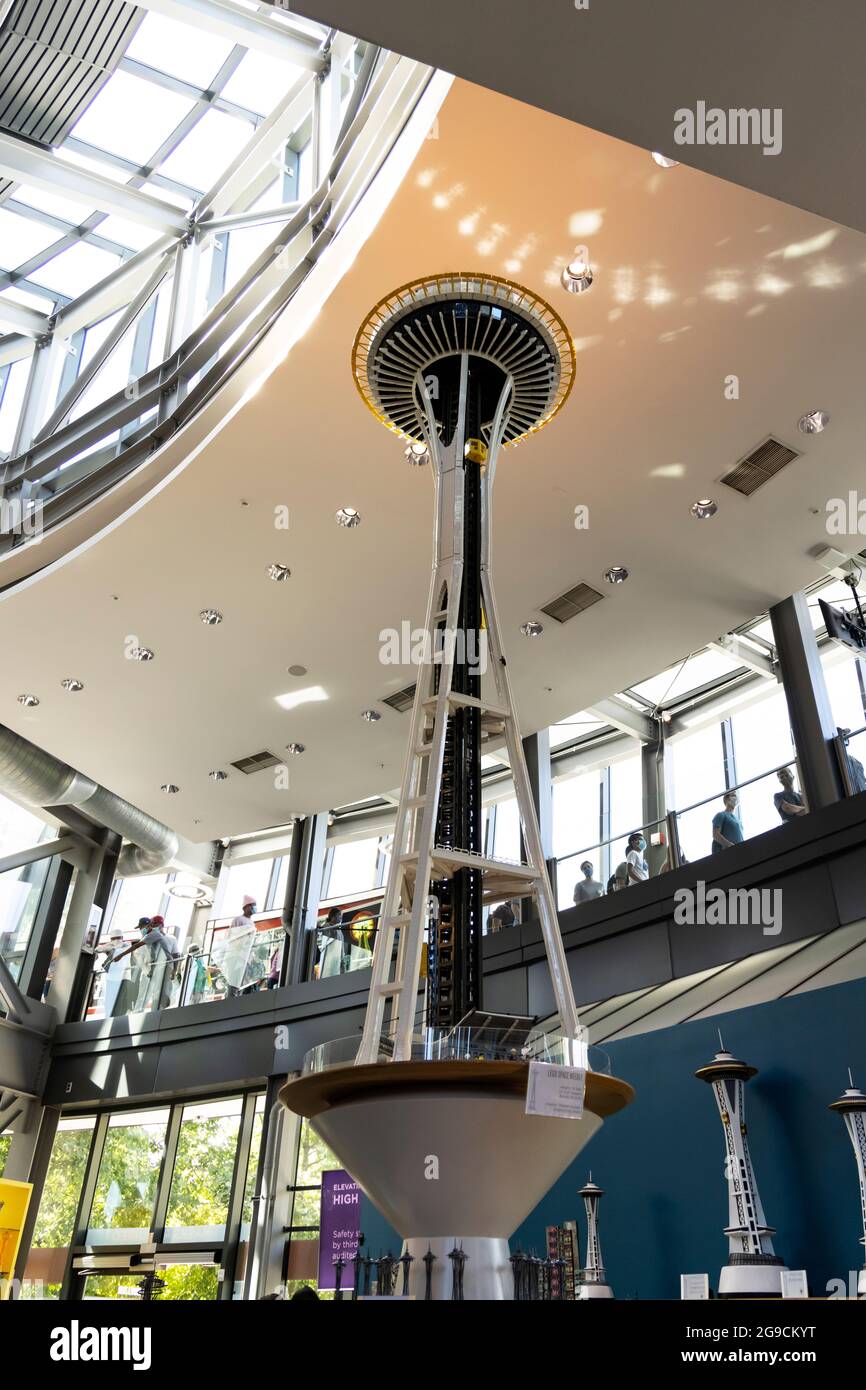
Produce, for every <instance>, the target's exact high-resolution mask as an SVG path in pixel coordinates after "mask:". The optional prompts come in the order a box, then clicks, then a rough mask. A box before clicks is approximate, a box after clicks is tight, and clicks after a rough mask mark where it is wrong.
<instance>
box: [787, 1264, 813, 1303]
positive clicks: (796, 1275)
mask: <svg viewBox="0 0 866 1390" xmlns="http://www.w3.org/2000/svg"><path fill="white" fill-rule="evenodd" d="M781 1275H782V1297H783V1298H808V1297H809V1276H808V1274H807V1273H806V1271H805V1269H783V1270H782V1271H781Z"/></svg>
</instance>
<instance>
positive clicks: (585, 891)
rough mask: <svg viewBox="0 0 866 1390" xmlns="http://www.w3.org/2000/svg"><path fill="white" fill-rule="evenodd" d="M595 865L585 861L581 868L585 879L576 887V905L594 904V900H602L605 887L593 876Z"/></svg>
mask: <svg viewBox="0 0 866 1390" xmlns="http://www.w3.org/2000/svg"><path fill="white" fill-rule="evenodd" d="M592 870H593V865H592V864H591V863H590V862H589V860H588V859H584V861H583V863H582V864H581V866H580V872H581V873H582V874H583V878H582V879H581V880H580V881H579V882H578V883H576V884H575V885H574V901H575V902H576V903H588V902H592V900H593V898H600V897H601V896H602V894H603V893H604V887H603V886H602V884H600V883H599V882H598V881H597V879H594V878H593V876H592Z"/></svg>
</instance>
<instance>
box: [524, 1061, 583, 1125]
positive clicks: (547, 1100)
mask: <svg viewBox="0 0 866 1390" xmlns="http://www.w3.org/2000/svg"><path fill="white" fill-rule="evenodd" d="M585 1093H586V1068H585V1067H560V1066H557V1065H556V1064H555V1063H553V1062H530V1063H529V1080H528V1081H527V1085H526V1113H527V1115H551V1116H554V1117H556V1118H557V1119H561V1120H579V1119H580V1118H581V1116H582V1115H583V1098H584V1095H585Z"/></svg>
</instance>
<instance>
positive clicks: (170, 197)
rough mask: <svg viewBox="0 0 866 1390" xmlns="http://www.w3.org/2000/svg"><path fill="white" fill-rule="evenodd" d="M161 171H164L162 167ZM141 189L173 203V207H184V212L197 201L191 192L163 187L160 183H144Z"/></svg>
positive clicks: (163, 200) (165, 201) (164, 201)
mask: <svg viewBox="0 0 866 1390" xmlns="http://www.w3.org/2000/svg"><path fill="white" fill-rule="evenodd" d="M160 173H162V170H161V169H160ZM141 191H142V193H151V194H152V195H153V197H154V198H159V199H161V201H162V202H163V203H171V205H172V206H173V207H176V208H182V209H183V211H184V212H189V211H190V209H191V208H192V205H193V203H194V202H195V198H194V197H193V196H192V194H191V193H181V192H180V190H179V189H176V188H163V187H162V185H161V184H158V183H143V184H142V185H141Z"/></svg>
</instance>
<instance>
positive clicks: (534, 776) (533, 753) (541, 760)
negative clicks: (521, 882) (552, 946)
mask: <svg viewBox="0 0 866 1390" xmlns="http://www.w3.org/2000/svg"><path fill="white" fill-rule="evenodd" d="M521 742H522V744H523V756H524V757H525V759H526V771H527V772H528V774H529V787H530V791H531V793H532V802H533V805H534V807H535V814H536V817H537V819H538V830H539V833H540V835H541V848H542V852H543V854H544V861H545V863H546V864H547V870H548V873H549V874H550V882H551V886H552V888H553V896H554V898H556V860H555V859H554V857H553V780H552V778H551V775H550V730H549V729H539V731H538V733H537V734H527V736H526V738H524V739H522V740H521ZM520 854H521V858H523V859H526V858H527V853H526V843H525V841H524V839H523V829H522V827H521V831H520ZM531 907H532V899H531V898H522V899H521V902H520V920H521V922H525V921H527V919H528V917H529V913H530V910H531Z"/></svg>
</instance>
